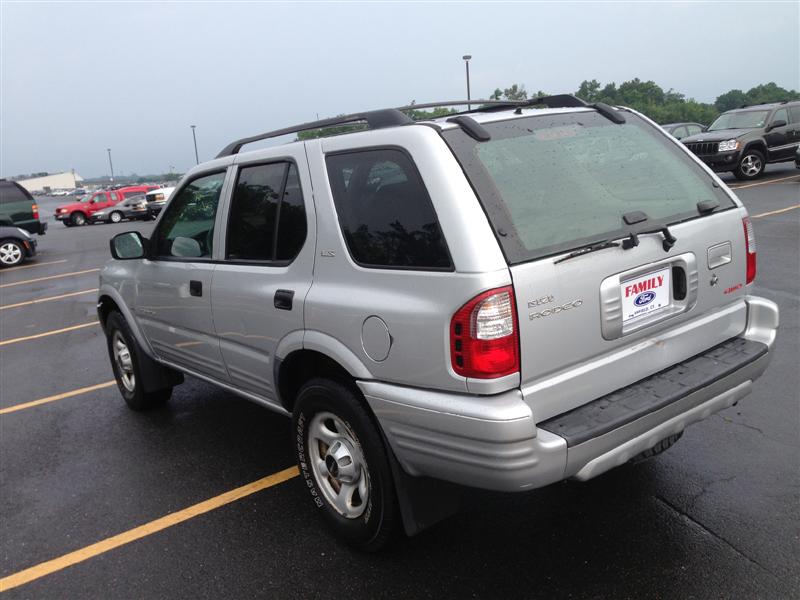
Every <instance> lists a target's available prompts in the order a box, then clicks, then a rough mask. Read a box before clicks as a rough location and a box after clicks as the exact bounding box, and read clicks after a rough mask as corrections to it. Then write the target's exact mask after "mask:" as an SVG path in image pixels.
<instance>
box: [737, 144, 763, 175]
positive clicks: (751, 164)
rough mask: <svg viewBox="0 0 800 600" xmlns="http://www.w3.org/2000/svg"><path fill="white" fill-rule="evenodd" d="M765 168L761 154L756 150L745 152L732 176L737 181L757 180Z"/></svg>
mask: <svg viewBox="0 0 800 600" xmlns="http://www.w3.org/2000/svg"><path fill="white" fill-rule="evenodd" d="M766 166H767V161H766V160H765V159H764V155H763V154H761V152H759V151H758V150H745V151H744V153H743V154H742V157H741V158H740V159H739V164H738V165H737V166H736V170H734V172H733V174H734V175H735V176H736V178H737V179H742V180H745V181H747V180H750V179H758V178H759V177H761V175H762V173H764V169H765V168H766Z"/></svg>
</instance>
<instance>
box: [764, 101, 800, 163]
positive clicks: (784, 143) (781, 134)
mask: <svg viewBox="0 0 800 600" xmlns="http://www.w3.org/2000/svg"><path fill="white" fill-rule="evenodd" d="M777 121H783V125H781V126H780V127H776V128H775V129H772V130H770V131H768V132H767V133H766V134H764V139H765V140H766V141H767V147H768V148H769V160H770V161H775V160H782V159H783V160H786V159H790V158H793V157H794V149H795V145H794V144H793V143H792V136H791V135H790V133H789V131H790V129H791V127H790V125H789V111H788V110H786V109H785V108H780V109H778V110H776V111H775V113H774V114H773V115H772V119H770V123H775V122H777Z"/></svg>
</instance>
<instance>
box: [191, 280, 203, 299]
mask: <svg viewBox="0 0 800 600" xmlns="http://www.w3.org/2000/svg"><path fill="white" fill-rule="evenodd" d="M189 295H191V296H202V295H203V282H202V281H196V280H194V279H192V280H190V281H189Z"/></svg>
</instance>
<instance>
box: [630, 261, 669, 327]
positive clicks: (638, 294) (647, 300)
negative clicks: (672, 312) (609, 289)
mask: <svg viewBox="0 0 800 600" xmlns="http://www.w3.org/2000/svg"><path fill="white" fill-rule="evenodd" d="M670 273H671V269H669V268H667V269H661V270H660V271H653V272H651V273H647V274H646V275H640V276H639V277H637V278H635V279H629V280H628V281H623V282H622V283H621V284H620V294H621V295H622V322H623V323H627V322H628V321H631V320H633V319H638V318H641V317H644V316H645V315H649V314H651V313H654V312H655V311H657V310H661V309H663V308H667V307H668V306H669V305H670V303H671V302H672V294H671V292H670V290H671V287H670V280H669V278H670Z"/></svg>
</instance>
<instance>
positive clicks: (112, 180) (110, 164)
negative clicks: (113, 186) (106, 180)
mask: <svg viewBox="0 0 800 600" xmlns="http://www.w3.org/2000/svg"><path fill="white" fill-rule="evenodd" d="M106 151H107V152H108V166H109V167H111V183H114V163H112V162H111V148H106Z"/></svg>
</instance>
